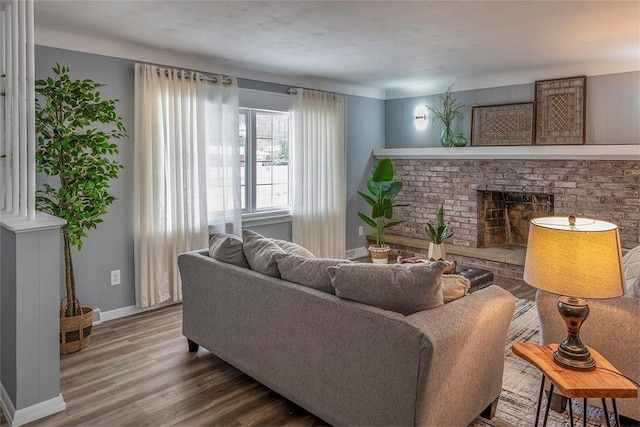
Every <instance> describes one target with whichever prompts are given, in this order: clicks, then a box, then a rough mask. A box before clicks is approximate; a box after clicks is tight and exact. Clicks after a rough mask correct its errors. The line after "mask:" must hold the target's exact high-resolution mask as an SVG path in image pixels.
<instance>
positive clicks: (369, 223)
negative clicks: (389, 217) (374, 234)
mask: <svg viewBox="0 0 640 427" xmlns="http://www.w3.org/2000/svg"><path fill="white" fill-rule="evenodd" d="M358 216H359V217H360V219H362V220H363V221H364V222H366V223H367V225H368V226H369V227H372V228H376V222H375V221H374V220H372V219H371V218H369V217H368V216H366V215H365V214H363V213H362V212H358Z"/></svg>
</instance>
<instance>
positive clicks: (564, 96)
mask: <svg viewBox="0 0 640 427" xmlns="http://www.w3.org/2000/svg"><path fill="white" fill-rule="evenodd" d="M586 88H587V78H586V77H584V76H582V77H571V78H566V79H555V80H541V81H537V82H536V138H535V141H536V142H535V143H536V144H538V145H568V144H584V142H585V138H584V134H585V125H586V124H585V113H586V111H585V106H586V102H585V100H586V93H587V91H586Z"/></svg>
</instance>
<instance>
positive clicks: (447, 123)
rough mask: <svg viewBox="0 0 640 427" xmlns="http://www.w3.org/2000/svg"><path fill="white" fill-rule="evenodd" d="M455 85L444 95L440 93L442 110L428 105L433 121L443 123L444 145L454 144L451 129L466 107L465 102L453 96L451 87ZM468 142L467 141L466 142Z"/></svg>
mask: <svg viewBox="0 0 640 427" xmlns="http://www.w3.org/2000/svg"><path fill="white" fill-rule="evenodd" d="M452 88H453V85H451V86H449V88H448V89H447V91H446V92H445V93H444V95H440V100H441V101H442V110H438V109H437V108H434V107H431V106H429V105H427V108H428V109H429V111H431V113H433V118H432V121H433V123H438V122H440V123H442V124H443V125H444V129H443V130H442V134H441V135H440V143H441V144H442V146H443V147H451V146H453V136H454V135H453V130H451V124H452V123H453V121H454V120H455V119H456V118H462V112H461V111H460V110H462V109H463V108H464V107H466V105H465V104H462V103H460V102H458V98H456V97H455V96H453V94H452V93H451V89H452ZM465 144H466V142H465Z"/></svg>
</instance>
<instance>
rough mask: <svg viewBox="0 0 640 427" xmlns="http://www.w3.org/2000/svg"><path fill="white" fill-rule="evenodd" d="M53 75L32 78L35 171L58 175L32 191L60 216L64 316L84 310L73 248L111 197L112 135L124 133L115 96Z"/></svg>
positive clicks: (40, 204)
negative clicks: (78, 302) (62, 222)
mask: <svg viewBox="0 0 640 427" xmlns="http://www.w3.org/2000/svg"><path fill="white" fill-rule="evenodd" d="M53 72H54V76H53V77H48V78H46V79H43V80H37V81H36V82H35V86H36V92H37V93H38V94H39V96H40V97H39V99H37V100H36V115H35V119H36V132H37V133H38V146H37V149H36V165H37V171H38V172H39V173H42V174H44V175H47V176H56V177H57V178H58V180H59V185H58V186H56V187H54V186H52V185H50V184H48V183H45V184H44V185H43V186H44V189H43V190H39V191H38V192H37V195H36V206H37V208H38V210H41V211H43V212H46V213H49V214H51V215H55V216H57V217H60V218H62V219H64V220H65V221H66V222H67V223H66V224H65V225H64V226H63V227H62V236H63V240H64V265H65V284H66V291H67V310H66V315H67V316H77V315H80V314H82V313H81V309H80V307H79V306H76V304H74V303H73V302H74V301H75V300H76V288H75V277H74V274H73V262H72V257H71V247H72V246H75V247H77V248H78V250H80V249H82V241H83V239H84V238H85V237H87V230H89V229H92V228H96V227H97V225H98V224H100V223H101V222H102V219H101V218H100V217H101V216H102V215H104V214H105V213H106V212H107V206H109V205H110V204H111V203H113V201H114V200H115V197H113V196H112V195H111V194H109V181H110V180H112V179H116V178H118V171H119V170H120V169H122V165H120V164H119V163H118V162H117V161H116V160H114V159H113V158H112V156H115V155H117V154H118V146H117V145H116V144H115V143H113V142H112V140H114V139H120V138H123V137H126V134H125V128H124V125H123V124H122V118H121V117H120V116H118V115H117V114H116V102H117V101H118V100H102V99H101V98H100V92H99V91H98V89H99V88H101V87H103V86H105V85H104V84H100V83H95V82H94V81H92V80H88V79H84V80H71V78H70V77H69V68H68V67H64V66H61V65H59V64H56V66H55V67H53Z"/></svg>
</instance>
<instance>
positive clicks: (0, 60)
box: [0, 7, 7, 211]
mask: <svg viewBox="0 0 640 427" xmlns="http://www.w3.org/2000/svg"><path fill="white" fill-rule="evenodd" d="M4 16H5V15H4V7H1V8H0V37H1V39H0V75H5V73H6V64H7V59H6V57H5V52H6V49H5V44H6V40H7V33H6V32H7V27H6V24H5V21H4ZM0 92H3V93H5V94H6V92H7V86H6V78H5V77H0ZM6 99H7V98H6V96H2V97H0V156H1V155H6V153H7V139H6V137H5V134H4V129H5V121H6V117H7V116H6V114H5V111H6V110H5V105H4V103H5V102H6ZM6 162H7V160H6V158H5V159H4V160H2V159H1V158H0V211H3V210H5V209H6V206H7V199H6V197H7V185H6V181H5V180H4V178H5V173H6V172H5V171H6V167H7V165H6Z"/></svg>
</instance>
